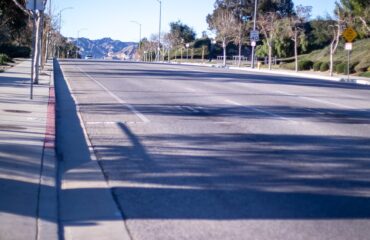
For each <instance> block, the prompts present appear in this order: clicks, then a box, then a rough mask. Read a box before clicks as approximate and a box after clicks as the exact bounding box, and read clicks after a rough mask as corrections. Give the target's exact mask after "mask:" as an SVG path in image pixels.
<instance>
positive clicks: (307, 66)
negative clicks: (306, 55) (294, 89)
mask: <svg viewBox="0 0 370 240" xmlns="http://www.w3.org/2000/svg"><path fill="white" fill-rule="evenodd" d="M312 67H313V62H312V61H310V60H303V61H299V62H298V69H299V70H311V69H312Z"/></svg>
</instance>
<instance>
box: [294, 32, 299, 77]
mask: <svg viewBox="0 0 370 240" xmlns="http://www.w3.org/2000/svg"><path fill="white" fill-rule="evenodd" d="M294 57H295V71H296V72H298V33H297V30H296V31H295V33H294Z"/></svg>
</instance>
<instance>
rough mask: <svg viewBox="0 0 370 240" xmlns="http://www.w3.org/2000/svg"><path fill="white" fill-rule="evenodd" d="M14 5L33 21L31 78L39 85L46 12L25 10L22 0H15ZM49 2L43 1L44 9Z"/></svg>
mask: <svg viewBox="0 0 370 240" xmlns="http://www.w3.org/2000/svg"><path fill="white" fill-rule="evenodd" d="M13 3H14V4H15V5H16V6H17V7H18V8H19V9H21V10H22V11H23V12H24V13H25V14H27V15H29V16H30V17H31V19H32V21H33V29H34V31H33V32H34V41H33V43H34V44H33V49H34V50H33V59H32V62H33V66H32V71H31V78H32V80H31V81H33V82H34V83H35V84H38V80H39V65H40V60H41V50H42V35H43V31H42V30H43V24H44V11H43V10H36V11H30V10H27V9H26V8H25V2H24V1H20V0H13ZM46 3H47V0H43V5H44V7H45V6H46Z"/></svg>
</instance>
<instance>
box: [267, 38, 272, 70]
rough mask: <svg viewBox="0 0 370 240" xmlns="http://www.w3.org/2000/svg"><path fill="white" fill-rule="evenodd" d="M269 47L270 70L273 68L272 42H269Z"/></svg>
mask: <svg viewBox="0 0 370 240" xmlns="http://www.w3.org/2000/svg"><path fill="white" fill-rule="evenodd" d="M268 48H269V70H271V67H272V66H271V64H272V44H271V42H270V43H269V44H268Z"/></svg>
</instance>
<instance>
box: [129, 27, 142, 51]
mask: <svg viewBox="0 0 370 240" xmlns="http://www.w3.org/2000/svg"><path fill="white" fill-rule="evenodd" d="M131 22H132V23H135V24H137V25H139V50H141V23H139V22H137V21H131Z"/></svg>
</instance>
